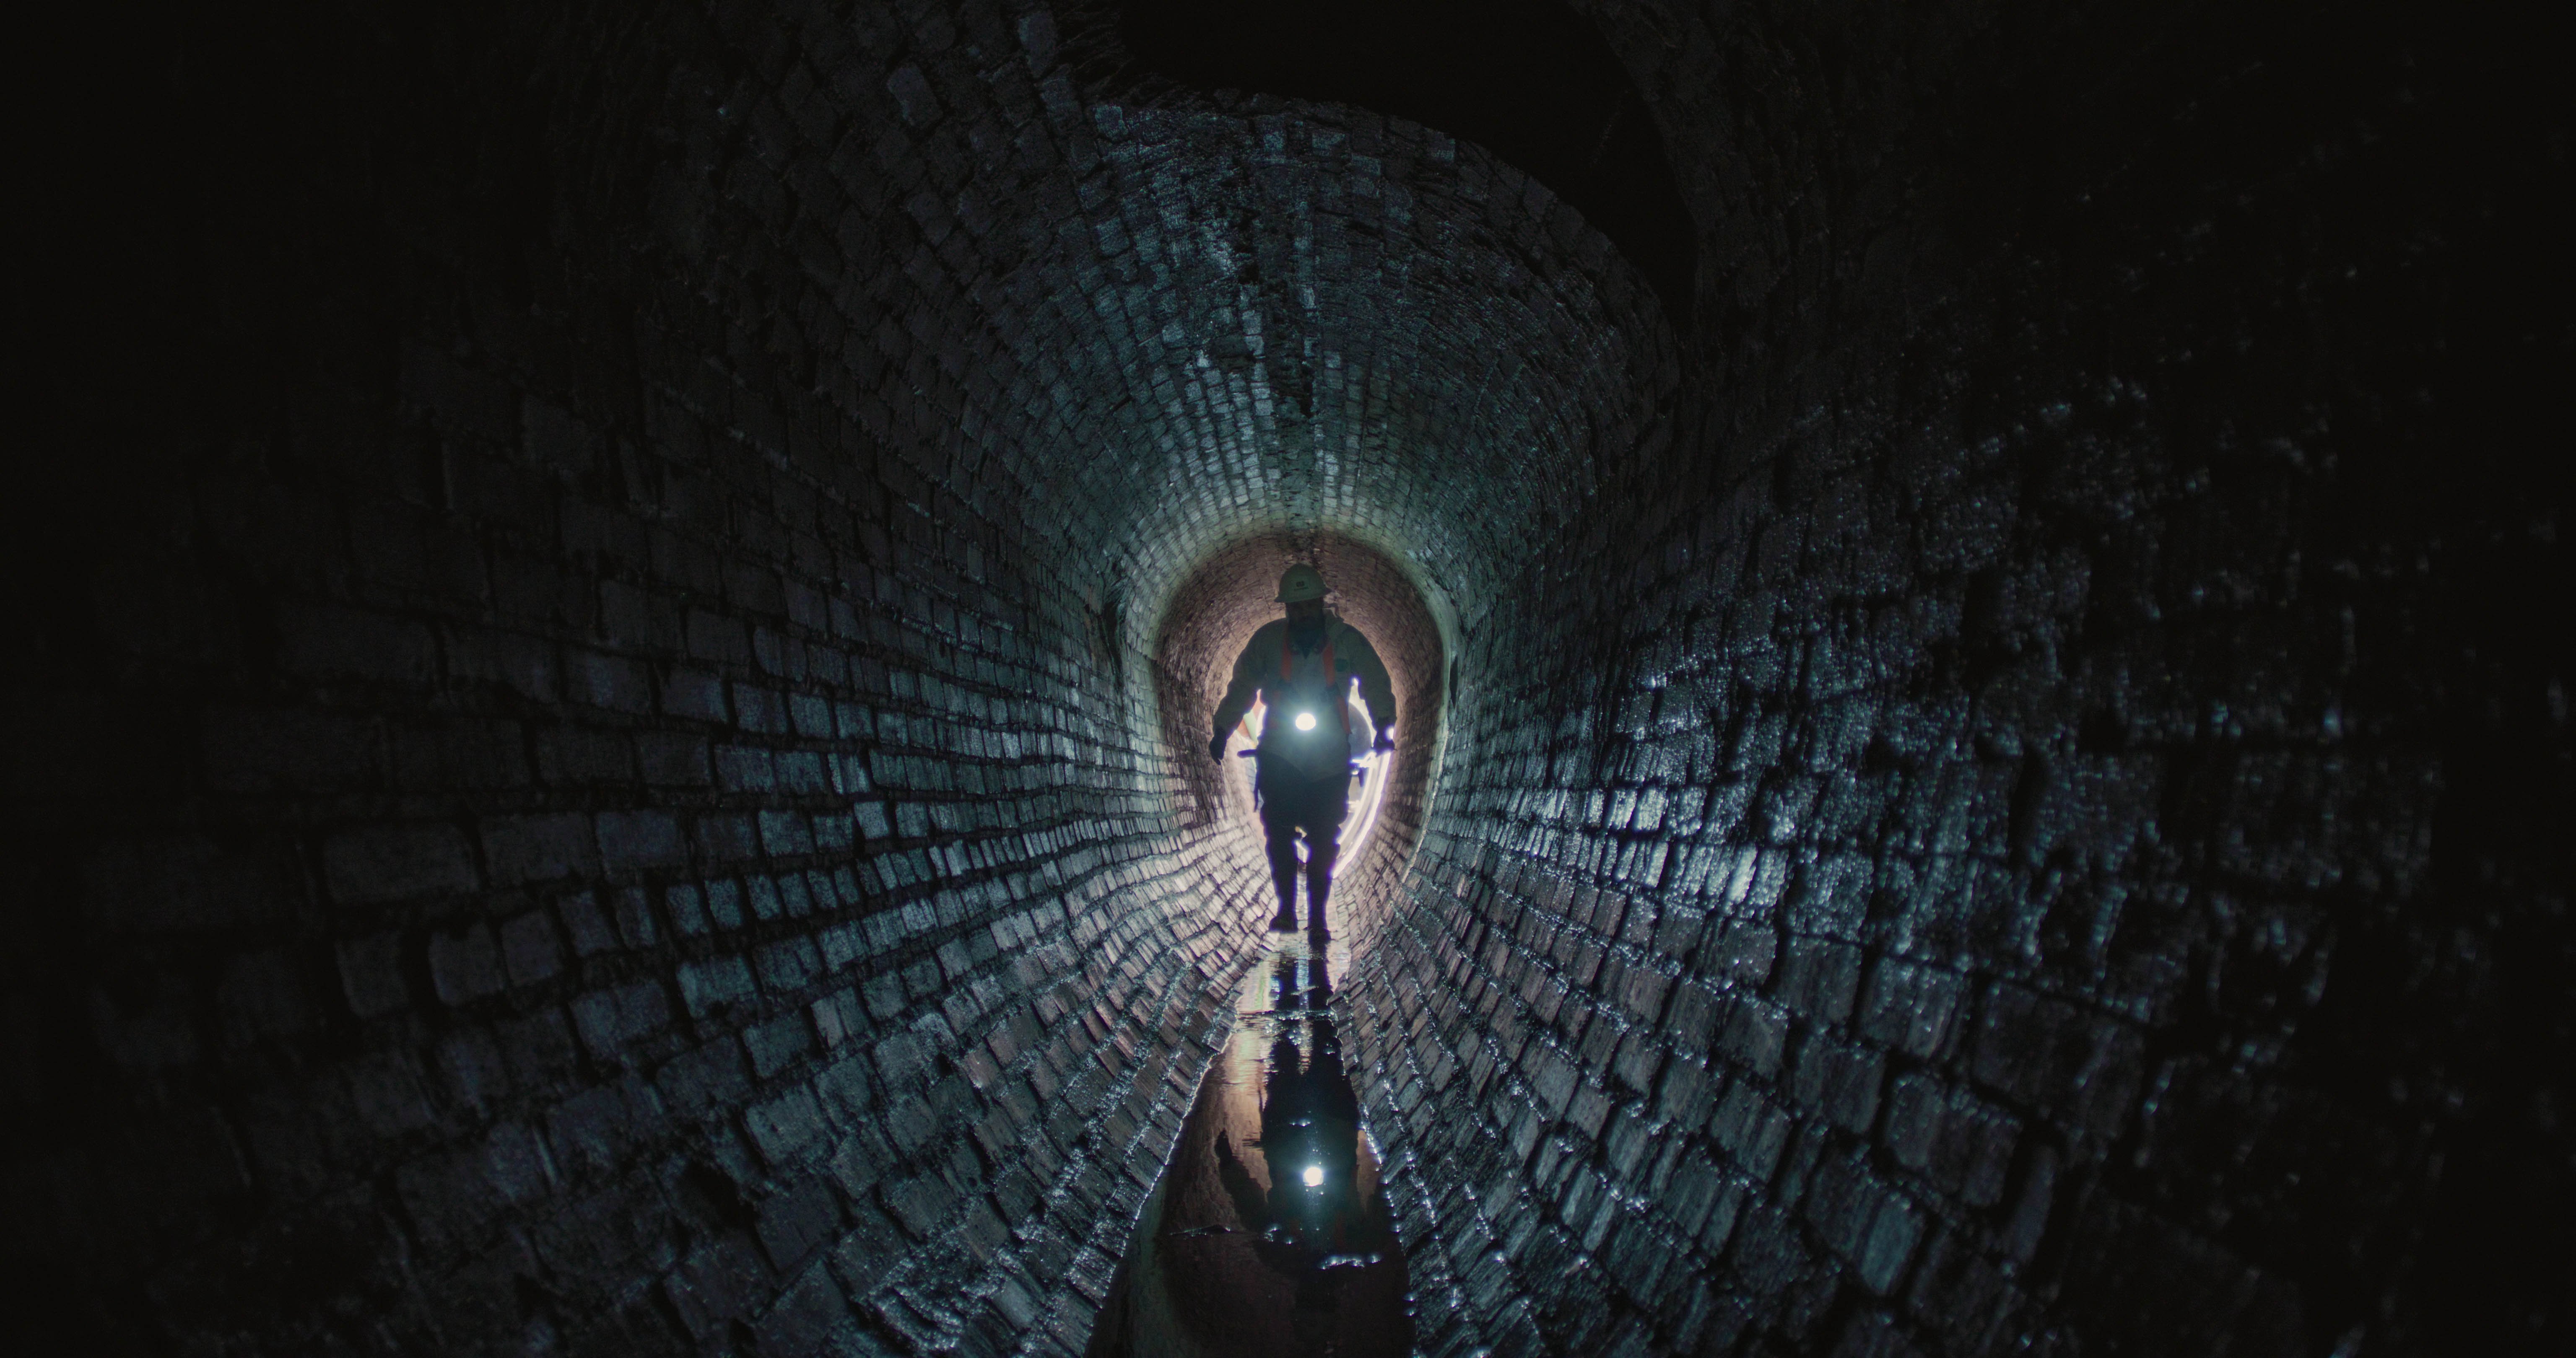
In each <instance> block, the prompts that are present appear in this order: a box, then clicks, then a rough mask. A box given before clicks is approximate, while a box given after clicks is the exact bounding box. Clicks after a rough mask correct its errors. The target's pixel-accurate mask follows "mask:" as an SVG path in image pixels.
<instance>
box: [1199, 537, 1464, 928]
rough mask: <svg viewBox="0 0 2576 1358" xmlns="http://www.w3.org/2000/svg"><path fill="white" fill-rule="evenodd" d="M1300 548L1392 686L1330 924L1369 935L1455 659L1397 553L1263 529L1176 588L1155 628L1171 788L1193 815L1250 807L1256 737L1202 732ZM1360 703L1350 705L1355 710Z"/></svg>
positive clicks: (1411, 816) (1275, 613)
mask: <svg viewBox="0 0 2576 1358" xmlns="http://www.w3.org/2000/svg"><path fill="white" fill-rule="evenodd" d="M1292 560H1295V561H1306V562H1309V563H1311V564H1313V565H1315V566H1316V567H1317V568H1318V569H1319V570H1320V571H1321V572H1322V574H1323V577H1324V580H1325V582H1326V586H1327V588H1328V590H1329V593H1328V594H1327V595H1326V596H1325V606H1326V608H1327V610H1328V611H1329V612H1330V613H1331V614H1332V615H1333V616H1336V617H1338V618H1340V619H1341V620H1342V621H1344V622H1347V623H1349V624H1350V625H1351V626H1352V627H1354V628H1356V629H1358V630H1359V632H1360V633H1361V634H1362V635H1364V636H1366V637H1368V638H1369V640H1370V642H1371V644H1372V645H1373V646H1374V647H1375V648H1376V650H1377V653H1378V655H1379V657H1380V659H1382V660H1383V661H1384V662H1385V665H1386V669H1387V675H1388V678H1389V680H1390V681H1391V685H1392V688H1393V690H1394V694H1395V708H1396V730H1395V738H1396V743H1395V749H1394V750H1393V751H1392V752H1391V753H1389V754H1386V755H1384V756H1379V757H1377V758H1374V759H1370V760H1367V761H1365V763H1364V764H1363V765H1362V767H1363V773H1362V774H1361V775H1360V776H1359V777H1358V778H1356V779H1354V781H1353V783H1352V785H1351V789H1350V791H1351V797H1350V801H1349V812H1348V814H1347V816H1346V817H1345V819H1344V821H1343V831H1342V846H1343V847H1342V856H1341V861H1340V864H1339V868H1338V870H1337V873H1336V881H1337V883H1338V884H1337V885H1336V886H1335V888H1334V895H1333V903H1334V908H1333V912H1332V913H1333V927H1334V928H1335V929H1336V930H1339V931H1342V932H1345V933H1348V932H1350V931H1351V930H1352V929H1353V928H1356V929H1358V930H1359V931H1360V933H1361V934H1362V935H1363V936H1365V935H1366V934H1367V933H1369V932H1372V931H1373V930H1374V929H1375V927H1376V926H1377V924H1378V923H1380V922H1381V921H1382V920H1383V919H1384V917H1385V913H1386V909H1387V904H1388V901H1387V898H1386V893H1387V891H1388V889H1389V888H1390V887H1391V886H1392V884H1393V883H1394V881H1395V880H1396V879H1397V877H1399V876H1400V875H1401V872H1402V870H1403V864H1404V861H1405V859H1406V857H1407V855H1408V854H1409V853H1410V852H1411V850H1412V848H1413V845H1414V843H1415V842H1416V840H1417V839H1418V838H1419V836H1420V833H1421V826H1422V822H1423V816H1424V813H1425V810H1426V808H1427V806H1428V804H1429V800H1430V793H1431V776H1432V772H1433V769H1434V766H1435V763H1436V759H1435V755H1436V751H1437V748H1438V744H1439V739H1440V731H1441V708H1442V698H1443V693H1442V687H1443V684H1442V679H1443V676H1444V675H1445V673H1446V666H1447V659H1446V647H1445V645H1444V643H1443V642H1442V639H1441V633H1440V626H1439V623H1438V621H1437V620H1436V619H1435V618H1434V617H1433V615H1432V612H1431V608H1430V605H1429V604H1428V603H1427V602H1426V600H1425V599H1424V597H1423V594H1422V591H1421V590H1420V589H1419V588H1418V587H1417V586H1416V585H1415V583H1414V582H1413V579H1412V577H1411V576H1410V575H1409V574H1408V573H1407V572H1406V571H1405V569H1404V568H1403V567H1402V566H1401V565H1399V564H1398V563H1397V562H1396V561H1395V559H1394V558H1392V557H1390V556H1388V555H1386V554H1385V553H1383V552H1381V551H1379V550H1377V549H1376V548H1374V547H1371V546H1369V545H1368V544H1366V543H1363V542H1360V541H1358V540H1357V539H1354V538H1350V537H1346V536H1342V535H1339V534H1331V533H1324V534H1288V533H1274V534H1264V535H1262V536H1259V537H1255V538H1251V539H1248V540H1246V541H1243V542H1240V543H1237V544H1236V545H1234V546H1232V547H1228V548H1225V549H1222V550H1220V551H1218V552H1216V553H1214V554H1213V555H1211V556H1209V557H1208V558H1207V559H1206V560H1205V561H1204V562H1202V563H1201V564H1200V565H1199V567H1198V568H1197V569H1196V570H1195V571H1193V572H1191V573H1190V574H1189V575H1188V576H1187V577H1186V578H1185V580H1184V581H1183V583H1182V585H1181V586H1180V588H1179V589H1178V590H1176V591H1175V592H1174V593H1173V595H1172V599H1171V602H1170V604H1169V605H1167V606H1166V607H1165V609H1164V611H1163V614H1162V618H1161V622H1160V624H1159V625H1158V627H1157V628H1156V634H1155V645H1154V681H1155V688H1156V695H1155V696H1156V698H1157V700H1158V704H1157V705H1158V707H1159V709H1160V711H1161V720H1162V734H1163V740H1164V744H1165V747H1166V748H1167V749H1168V750H1170V751H1171V752H1172V753H1171V759H1172V761H1173V765H1174V768H1173V772H1174V773H1175V774H1176V775H1177V778H1178V781H1179V784H1180V790H1179V794H1178V796H1177V797H1176V798H1175V800H1176V802H1177V812H1178V815H1179V817H1180V819H1181V822H1182V823H1183V824H1184V825H1186V826H1189V827H1191V828H1192V829H1194V830H1206V829H1212V828H1215V827H1217V826H1220V825H1223V824H1226V823H1228V822H1234V823H1239V824H1244V825H1247V826H1249V825H1251V824H1252V823H1253V822H1254V821H1255V817H1256V812H1255V808H1254V799H1253V775H1252V771H1251V764H1252V761H1251V760H1248V759H1242V758H1236V757H1234V756H1235V755H1236V754H1239V753H1241V752H1242V751H1243V750H1244V749H1245V748H1246V747H1247V746H1248V745H1249V743H1250V742H1249V740H1248V738H1247V737H1246V736H1245V735H1244V734H1241V733H1239V732H1238V733H1237V734H1235V735H1234V737H1233V739H1232V740H1231V742H1230V747H1229V751H1228V757H1227V758H1226V759H1225V760H1223V761H1222V762H1219V761H1216V760H1212V759H1210V758H1209V757H1208V752H1207V745H1208V739H1209V737H1210V736H1211V735H1212V734H1215V732H1214V730H1213V724H1214V717H1215V713H1216V708H1217V705H1218V702H1219V700H1220V699H1221V698H1222V697H1223V695H1224V693H1225V689H1226V683H1227V680H1228V677H1229V676H1230V674H1231V672H1232V667H1233V664H1234V660H1235V657H1236V656H1237V655H1238V654H1239V653H1240V652H1241V651H1242V650H1243V647H1244V644H1245V642H1246V641H1248V640H1249V639H1250V638H1251V637H1252V635H1253V633H1254V632H1256V631H1257V630H1258V629H1259V628H1260V627H1261V626H1262V624H1264V623H1266V622H1270V621H1273V620H1275V619H1277V618H1278V617H1279V616H1280V615H1281V605H1280V604H1279V603H1277V602H1276V601H1275V600H1274V598H1273V595H1274V594H1275V592H1276V589H1277V585H1278V580H1279V575H1280V571H1281V569H1282V568H1283V567H1285V566H1286V565H1287V564H1289V563H1290V562H1291V561H1292ZM1359 711H1360V709H1357V708H1354V715H1353V718H1352V719H1353V720H1354V721H1358V720H1360V719H1361V718H1360V717H1359V715H1358V712H1359ZM1257 719H1258V718H1254V719H1252V720H1257ZM1247 724H1249V722H1247Z"/></svg>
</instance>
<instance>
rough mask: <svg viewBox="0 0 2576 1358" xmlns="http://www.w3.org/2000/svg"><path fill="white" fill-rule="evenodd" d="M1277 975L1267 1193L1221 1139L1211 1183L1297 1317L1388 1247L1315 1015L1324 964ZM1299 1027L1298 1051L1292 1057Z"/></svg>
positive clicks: (1337, 1068)
mask: <svg viewBox="0 0 2576 1358" xmlns="http://www.w3.org/2000/svg"><path fill="white" fill-rule="evenodd" d="M1277 966H1278V968H1279V971H1278V981H1277V987H1278V988H1277V991H1276V992H1275V993H1276V995H1277V1001H1278V1002H1277V1005H1276V1012H1277V1013H1279V1014H1280V1016H1281V1017H1282V1020H1283V1022H1282V1023H1281V1026H1280V1032H1279V1040H1278V1041H1276V1042H1274V1043H1272V1044H1271V1047H1270V1075H1269V1079H1268V1081H1267V1083H1266V1085H1265V1088H1264V1098H1263V1100H1262V1105H1261V1143H1260V1148H1261V1158H1262V1161H1263V1167H1264V1168H1265V1169H1267V1170H1268V1171H1269V1178H1270V1191H1269V1192H1268V1193H1263V1192H1262V1191H1261V1189H1260V1186H1259V1184H1257V1183H1256V1182H1255V1181H1254V1180H1253V1177H1252V1175H1251V1173H1250V1172H1249V1171H1248V1170H1247V1169H1246V1168H1245V1167H1244V1166H1243V1164H1242V1163H1241V1162H1239V1161H1237V1160H1236V1159H1235V1158H1234V1155H1233V1152H1232V1150H1231V1148H1229V1147H1227V1146H1226V1145H1225V1144H1224V1143H1223V1142H1222V1141H1221V1140H1220V1141H1219V1143H1218V1146H1217V1155H1218V1160H1219V1165H1218V1177H1219V1178H1221V1179H1222V1180H1223V1181H1224V1183H1225V1188H1226V1192H1227V1194H1228V1196H1230V1197H1232V1198H1233V1199H1234V1207H1235V1215H1236V1216H1237V1217H1238V1218H1240V1219H1241V1220H1242V1222H1243V1224H1244V1225H1245V1226H1246V1227H1249V1228H1250V1229H1251V1230H1252V1231H1253V1232H1254V1245H1253V1250H1254V1252H1255V1254H1257V1255H1258V1256H1259V1257H1260V1259H1261V1261H1262V1262H1263V1263H1264V1264H1267V1265H1269V1266H1270V1267H1271V1268H1273V1269H1276V1270H1277V1271H1279V1272H1280V1273H1283V1274H1286V1275H1287V1276H1288V1277H1290V1278H1292V1279H1294V1280H1295V1281H1296V1284H1297V1309H1298V1311H1299V1312H1301V1313H1314V1312H1323V1311H1330V1310H1332V1309H1334V1306H1335V1300H1334V1283H1335V1273H1336V1272H1337V1270H1340V1269H1344V1268H1351V1267H1360V1266H1364V1265H1366V1264H1368V1263H1373V1262H1375V1260H1376V1253H1375V1252H1376V1251H1379V1250H1382V1249H1386V1248H1390V1247H1391V1241H1389V1240H1388V1239H1386V1238H1385V1237H1386V1236H1387V1231H1386V1224H1385V1223H1384V1222H1382V1221H1379V1220H1377V1219H1375V1216H1374V1215H1373V1214H1372V1213H1371V1212H1370V1211H1369V1204H1367V1203H1364V1202H1363V1201H1361V1198H1360V1192H1359V1096H1358V1095H1357V1093H1356V1092H1354V1091H1353V1090H1352V1088H1351V1082H1350V1077H1349V1075H1348V1074H1347V1073H1346V1072H1345V1071H1344V1070H1343V1069H1342V1046H1341V1042H1340V1039H1339V1037H1338V1036H1337V1035H1336V1034H1335V1033H1334V1031H1333V1021H1332V1020H1331V1019H1329V1018H1326V1017H1325V1016H1324V1014H1323V1012H1322V1009H1323V1006H1324V1003H1325V1001H1327V1000H1329V999H1330V998H1331V997H1332V985H1331V981H1330V978H1329V977H1328V976H1327V974H1326V972H1325V970H1324V959H1323V958H1321V957H1315V958H1310V959H1303V960H1302V961H1301V960H1300V959H1296V958H1292V957H1285V956H1283V957H1281V958H1280V959H1279V961H1278V963H1277ZM1301 966H1303V967H1306V968H1310V969H1311V970H1309V971H1308V972H1307V973H1306V976H1307V977H1308V978H1310V979H1311V982H1312V984H1311V988H1301V987H1300V986H1299V985H1298V984H1297V982H1298V980H1299V979H1300V978H1299V975H1298V969H1299V968H1300V967H1301ZM1301 1009H1303V1010H1304V1011H1305V1013H1306V1015H1307V1016H1306V1017H1305V1018H1303V1020H1302V1021H1301V1020H1298V1019H1296V1018H1292V1017H1290V1016H1291V1015H1292V1014H1294V1013H1296V1012H1297V1011H1299V1010H1301ZM1301 1028H1302V1029H1304V1030H1305V1031H1304V1032H1303V1033H1302V1036H1303V1037H1304V1039H1305V1046H1306V1051H1304V1052H1300V1051H1299V1049H1298V1046H1299V1042H1298V1039H1299V1037H1300V1036H1301V1033H1300V1029H1301ZM1301 1325H1302V1322H1301Z"/></svg>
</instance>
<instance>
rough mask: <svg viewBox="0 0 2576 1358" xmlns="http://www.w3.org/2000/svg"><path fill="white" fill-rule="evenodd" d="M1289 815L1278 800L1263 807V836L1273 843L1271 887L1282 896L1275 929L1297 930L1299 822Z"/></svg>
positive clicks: (1274, 919)
mask: <svg viewBox="0 0 2576 1358" xmlns="http://www.w3.org/2000/svg"><path fill="white" fill-rule="evenodd" d="M1289 811H1290V808H1289V807H1288V806H1286V805H1284V804H1283V803H1282V802H1281V800H1280V799H1279V798H1278V797H1276V796H1273V797H1269V798H1266V799H1265V800H1264V801H1263V803H1262V806H1261V833H1262V834H1263V835H1265V836H1267V837H1268V839H1269V841H1270V885H1271V887H1272V888H1273V889H1274V890H1276V891H1277V892H1278V893H1279V913H1278V914H1277V915H1275V916H1273V917H1271V920H1270V927H1271V928H1273V929H1294V928H1296V927H1297V822H1296V820H1295V819H1294V818H1293V817H1292V816H1290V815H1289V814H1287V813H1288V812H1289Z"/></svg>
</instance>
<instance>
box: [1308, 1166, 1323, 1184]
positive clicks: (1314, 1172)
mask: <svg viewBox="0 0 2576 1358" xmlns="http://www.w3.org/2000/svg"><path fill="white" fill-rule="evenodd" d="M1306 1186H1307V1187H1308V1188H1321V1187H1323V1186H1324V1167H1323V1166H1322V1165H1308V1166H1306Z"/></svg>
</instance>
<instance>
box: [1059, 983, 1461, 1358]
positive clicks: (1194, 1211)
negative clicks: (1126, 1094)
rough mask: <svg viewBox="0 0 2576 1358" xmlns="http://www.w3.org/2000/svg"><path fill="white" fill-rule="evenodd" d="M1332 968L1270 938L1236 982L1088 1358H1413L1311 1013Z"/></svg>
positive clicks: (1329, 1052)
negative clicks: (1213, 1053) (1229, 1020)
mask: <svg viewBox="0 0 2576 1358" xmlns="http://www.w3.org/2000/svg"><path fill="white" fill-rule="evenodd" d="M1347 960H1348V954H1347V951H1346V950H1345V949H1344V948H1343V947H1341V946H1340V945H1339V944H1332V945H1325V944H1322V943H1317V942H1313V941H1310V940H1308V939H1306V938H1303V937H1294V936H1291V937H1285V938H1283V940H1282V941H1281V942H1280V944H1279V947H1278V951H1276V952H1274V953H1273V954H1271V956H1270V957H1269V958H1268V959H1267V960H1266V961H1264V962H1263V963H1262V964H1261V965H1260V966H1257V967H1255V968H1253V970H1252V973H1251V975H1250V976H1248V977H1246V978H1245V980H1244V987H1243V990H1242V993H1241V994H1240V995H1239V996H1238V997H1237V999H1236V1005H1235V1008H1236V1021H1235V1027H1234V1035H1233V1037H1232V1038H1231V1039H1230V1040H1229V1041H1228V1042H1227V1044H1226V1049H1225V1052H1224V1053H1223V1054H1222V1055H1221V1056H1219V1057H1218V1058H1217V1060H1216V1062H1215V1063H1214V1064H1213V1065H1211V1066H1210V1067H1209V1068H1208V1073H1207V1078H1206V1079H1205V1080H1204V1081H1202V1082H1201V1083H1200V1085H1199V1096H1198V1102H1197V1103H1196V1104H1194V1105H1193V1106H1192V1107H1191V1109H1190V1115H1189V1119H1188V1121H1187V1122H1185V1123H1184V1124H1182V1127H1181V1139H1180V1144H1179V1146H1178V1148H1177V1149H1176V1150H1175V1151H1174V1152H1173V1155H1172V1163H1171V1165H1170V1167H1169V1168H1168V1169H1166V1170H1165V1171H1164V1174H1163V1180H1162V1182H1161V1183H1160V1184H1157V1185H1156V1186H1155V1189H1154V1194H1153V1197H1152V1198H1151V1199H1150V1200H1148V1201H1147V1203H1146V1205H1145V1211H1144V1215H1143V1217H1142V1218H1141V1219H1140V1220H1139V1222H1138V1224H1137V1229H1136V1236H1135V1239H1134V1240H1133V1241H1132V1242H1130V1244H1129V1245H1128V1248H1127V1257H1126V1258H1125V1259H1124V1260H1123V1261H1121V1262H1120V1264H1119V1266H1118V1275H1117V1278H1116V1280H1115V1282H1114V1283H1113V1284H1112V1286H1111V1291H1110V1296H1109V1302H1108V1305H1107V1306H1105V1307H1103V1308H1102V1310H1101V1313H1100V1321H1099V1325H1098V1327H1097V1328H1096V1329H1095V1330H1094V1331H1093V1333H1092V1336H1091V1345H1090V1348H1089V1350H1088V1355H1089V1358H1127V1356H1130V1355H1132V1356H1133V1358H1196V1356H1197V1355H1210V1356H1211V1358H1238V1356H1240V1358H1266V1356H1267V1355H1273V1354H1276V1355H1283V1356H1284V1355H1324V1354H1331V1355H1337V1356H1347V1358H1374V1355H1380V1354H1388V1355H1396V1354H1406V1353H1410V1352H1411V1351H1412V1349H1413V1322H1412V1318H1411V1316H1410V1314H1409V1312H1408V1307H1407V1303H1406V1300H1405V1275H1404V1257H1403V1254H1402V1252H1401V1251H1400V1250H1399V1249H1398V1248H1397V1246H1396V1241H1395V1233H1394V1231H1393V1229H1392V1227H1391V1223H1390V1221H1389V1217H1388V1212H1387V1205H1386V1195H1385V1194H1384V1193H1383V1192H1382V1191H1380V1189H1379V1186H1378V1161H1377V1149H1376V1147H1375V1146H1374V1145H1372V1144H1371V1143H1370V1141H1369V1137H1368V1131H1367V1129H1366V1128H1365V1127H1363V1126H1362V1125H1361V1123H1360V1120H1359V1100H1358V1099H1357V1097H1356V1096H1355V1095H1354V1094H1353V1093H1352V1090H1351V1083H1350V1080H1349V1078H1348V1076H1347V1075H1346V1074H1345V1073H1344V1071H1343V1068H1342V1047H1341V1036H1340V1034H1339V1033H1338V1032H1337V1031H1336V1029H1335V1026H1334V1025H1335V1020H1334V1018H1333V1017H1332V1015H1331V1014H1330V1013H1329V1012H1328V1011H1327V1008H1326V1006H1327V1003H1328V1001H1330V1000H1331V998H1332V993H1333V991H1332V979H1331V978H1332V972H1333V969H1334V967H1335V966H1337V965H1340V964H1342V963H1345V962H1347Z"/></svg>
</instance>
